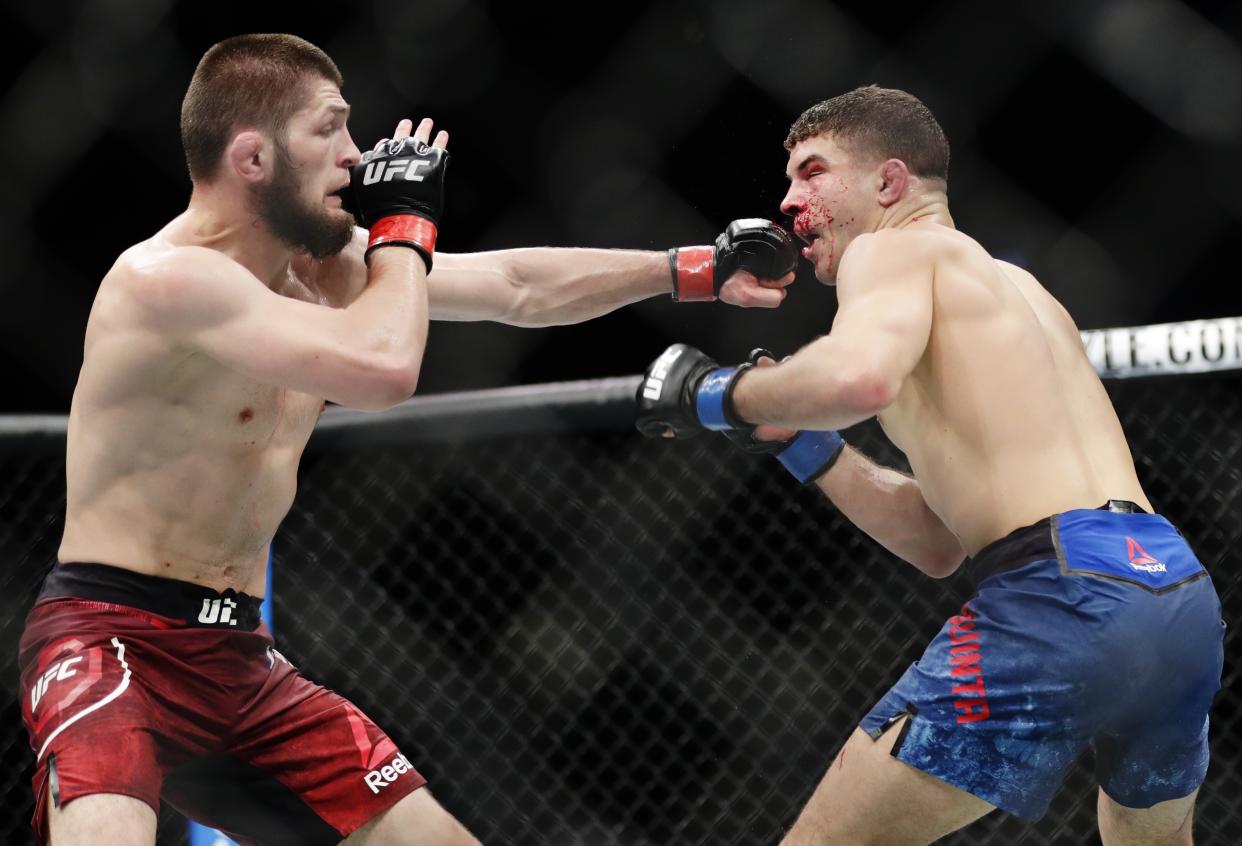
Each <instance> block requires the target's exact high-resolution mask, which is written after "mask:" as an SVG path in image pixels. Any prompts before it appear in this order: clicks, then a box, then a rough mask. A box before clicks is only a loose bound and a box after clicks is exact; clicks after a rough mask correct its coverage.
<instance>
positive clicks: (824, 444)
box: [776, 431, 845, 485]
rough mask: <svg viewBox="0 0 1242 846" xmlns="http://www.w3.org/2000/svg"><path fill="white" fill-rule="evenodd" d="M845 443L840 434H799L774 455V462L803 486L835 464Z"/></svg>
mask: <svg viewBox="0 0 1242 846" xmlns="http://www.w3.org/2000/svg"><path fill="white" fill-rule="evenodd" d="M843 449H845V441H844V440H842V439H841V433H840V432H806V431H804V432H799V433H798V434H797V435H795V436H794V437H793V438H791V439H790V441H789V444H788V446H786V447H785V448H784V449H783V450H781V451H780V452H778V453H777V454H776V460H777V461H779V462H780V463H781V464H784V465H785V469H786V470H788V471H789V472H790V473H792V474H793V477H794V478H795V479H797V480H798V481H799V482H802V483H803V484H804V485H805V484H806V483H807V482H813V481H815V480H816V479H818V478H819V477H820V476H822V475H823V474H824V473H826V472H827V471H828V469H829V468H831V467H832V465H833V464H835V463H836V461H837V458H839V457H840V455H841V451H842V450H843Z"/></svg>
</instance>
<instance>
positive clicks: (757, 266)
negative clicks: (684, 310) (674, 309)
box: [668, 217, 798, 303]
mask: <svg viewBox="0 0 1242 846" xmlns="http://www.w3.org/2000/svg"><path fill="white" fill-rule="evenodd" d="M668 265H669V269H670V270H671V271H672V273H673V299H675V300H677V301H678V302H683V303H692V302H711V301H712V300H714V299H716V297H717V296H718V295H719V294H720V286H721V285H723V284H724V283H725V282H727V281H728V279H729V277H730V276H732V275H733V274H734V273H735V272H737V271H738V270H745V271H747V272H748V273H751V274H753V275H754V276H756V277H758V278H760V279H780V278H781V277H783V276H785V274H787V273H792V272H793V270H794V268H796V267H797V266H798V249H797V247H795V246H794V242H793V238H792V237H790V235H789V233H788V232H786V231H785V230H784V229H782V228H781V227H780V226H777V225H776V224H775V223H773V222H772V221H770V220H764V219H763V218H761V217H750V218H744V219H742V220H735V221H733V222H732V223H730V224H729V226H728V228H726V229H725V231H724V232H722V233H720V236H719V237H717V238H716V244H715V246H711V247H674V248H673V249H671V250H669V251H668Z"/></svg>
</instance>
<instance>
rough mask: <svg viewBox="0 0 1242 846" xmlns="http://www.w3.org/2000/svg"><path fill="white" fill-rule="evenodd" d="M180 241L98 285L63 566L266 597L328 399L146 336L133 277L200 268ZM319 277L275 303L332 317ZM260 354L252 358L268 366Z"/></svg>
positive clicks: (130, 255)
mask: <svg viewBox="0 0 1242 846" xmlns="http://www.w3.org/2000/svg"><path fill="white" fill-rule="evenodd" d="M183 229H184V226H183V224H182V222H181V220H180V219H178V220H174V221H173V222H172V223H171V224H169V226H168V227H166V228H165V229H164V230H163V231H161V232H160V233H159V234H157V235H156V236H155V237H154V238H152V239H151V240H149V241H146V242H143V243H141V244H138V245H136V246H135V247H133V248H131V249H130V250H128V251H126V253H124V254H123V255H122V256H121V258H120V259H119V260H118V261H117V263H116V265H115V266H114V267H113V268H112V270H111V271H110V272H109V273H108V275H107V276H106V277H105V278H104V280H103V282H102V284H101V285H100V288H99V292H98V294H97V296H96V299H95V303H94V306H93V307H92V310H91V315H90V319H89V321H88V323H87V330H86V345H85V350H84V358H83V364H82V370H81V373H80V375H79V378H78V384H77V387H76V389H75V391H74V396H73V404H72V406H71V409H70V413H69V433H68V445H67V446H68V448H67V459H66V476H67V497H68V499H67V509H66V518H65V534H64V538H63V541H62V544H61V547H60V552H59V559H60V560H61V561H62V562H71V561H89V562H97V563H102V564H110V565H113V566H117V567H124V568H127V569H130V570H135V571H138V572H142V573H148V574H151V575H157V576H164V577H168V578H176V579H183V580H186V581H191V582H195V583H199V584H203V585H207V586H210V587H213V588H215V589H217V590H222V589H224V588H228V587H232V588H234V589H236V590H241V591H245V592H247V593H251V594H254V595H261V594H262V592H263V588H264V582H263V578H264V564H265V562H266V559H267V550H268V545H269V544H270V542H271V539H272V537H273V535H274V534H275V532H276V528H277V526H278V525H279V523H280V521H281V519H283V518H284V516H285V514H286V513H287V512H288V510H289V508H290V506H291V504H292V502H293V496H294V492H295V489H296V481H297V467H298V461H299V459H300V457H301V454H302V450H303V448H304V447H305V445H306V442H307V439H308V438H309V437H310V433H311V430H312V429H313V428H314V425H315V422H316V420H317V419H318V417H319V413H320V411H321V409H322V408H323V399H322V398H321V397H318V396H312V395H310V394H307V393H302V392H299V391H296V390H292V389H289V388H284V387H278V386H275V385H272V384H264V383H262V382H260V381H257V380H255V379H254V378H251V377H248V376H246V375H243V374H242V373H240V372H238V371H237V370H235V369H233V368H230V367H228V366H226V365H224V364H222V363H220V362H219V361H217V360H215V359H213V358H212V357H210V356H208V355H207V354H205V353H204V352H201V351H197V350H194V349H189V348H187V347H185V346H183V345H181V344H179V343H177V342H176V341H174V340H170V339H169V338H167V337H164V336H162V335H161V334H160V333H159V332H156V331H152V330H151V329H150V328H149V327H147V326H146V325H144V321H143V320H142V319H141V312H142V305H141V303H140V301H139V300H140V297H139V296H138V295H137V294H136V291H135V287H136V284H137V283H136V282H135V277H136V276H138V275H140V274H141V273H142V272H143V271H142V268H143V267H144V266H145V265H149V264H151V263H158V262H165V263H167V262H173V263H176V262H179V261H189V260H194V259H193V258H192V257H190V256H186V257H184V258H183V257H180V256H179V251H185V250H186V248H187V242H188V243H190V244H192V243H193V238H192V237H187V233H185V232H184V231H183ZM195 249H197V250H199V251H201V250H202V248H201V247H200V248H195ZM217 260H219V261H228V259H227V258H225V257H223V256H219V257H218V259H217ZM308 275H309V274H305V273H303V274H301V275H300V276H295V275H294V273H293V271H290V273H289V280H288V283H287V284H285V285H282V286H279V287H278V288H277V289H276V293H279V294H283V295H284V296H287V297H291V298H295V299H299V300H304V301H307V302H318V303H320V304H323V305H327V304H329V302H328V300H327V299H326V298H325V297H323V296H321V295H320V294H318V293H316V291H317V290H319V288H318V287H312V284H311V282H310V281H308V280H307V279H306V277H307V276H308ZM155 281H156V282H157V283H158V280H155ZM254 284H256V285H258V284H259V283H258V281H257V280H255V282H254ZM332 304H337V303H332ZM257 347H258V345H256V348H255V349H253V350H249V351H246V352H247V353H248V354H250V355H253V356H256V357H259V356H263V355H264V353H265V350H263V349H261V348H257Z"/></svg>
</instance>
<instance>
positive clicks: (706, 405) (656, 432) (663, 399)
mask: <svg viewBox="0 0 1242 846" xmlns="http://www.w3.org/2000/svg"><path fill="white" fill-rule="evenodd" d="M751 366H753V365H751V364H749V363H747V364H744V365H742V366H741V367H721V366H719V365H718V364H717V363H716V360H715V359H713V358H710V357H708V356H707V354H706V353H704V352H702V351H701V350H697V349H695V348H694V347H691V346H687V345H686V344H673V345H672V346H671V347H669V348H668V349H666V350H665V351H664V352H663V353H661V354H660V357H659V358H657V359H656V360H655V361H653V362H652V363H651V366H650V367H648V368H647V372H646V373H644V374H643V381H642V382H641V383H640V384H639V386H638V395H637V396H636V397H635V400H636V401H637V403H638V419H637V421H636V425H637V426H638V431H640V432H642V433H643V434H644V435H646V436H647V437H649V438H654V437H659V436H660V435H663V434H664V430H665V429H672V430H673V434H674V435H675V436H676V437H679V438H688V437H693V436H694V435H697V434H698V433H699V432H702V431H704V430H705V429H721V430H723V429H732V428H744V427H746V425H747V424H746V423H745V422H744V421H742V420H739V419H738V418H737V417H736V416H735V415H734V414H733V408H732V402H731V399H732V395H733V383H734V381H735V380H736V379H737V376H738V374H739V373H741V372H743V371H745V370H747V369H749V368H750V367H751Z"/></svg>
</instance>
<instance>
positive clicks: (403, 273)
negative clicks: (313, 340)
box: [345, 247, 429, 396]
mask: <svg viewBox="0 0 1242 846" xmlns="http://www.w3.org/2000/svg"><path fill="white" fill-rule="evenodd" d="M428 311H429V308H428V298H427V273H426V266H425V265H424V264H423V260H422V258H421V257H420V256H419V255H418V254H417V253H416V252H415V251H414V250H411V249H408V248H405V247H384V248H383V249H377V250H375V251H374V252H373V253H372V254H371V256H370V259H369V262H368V268H367V284H366V287H365V288H363V290H362V292H361V293H360V294H359V295H358V297H357V298H356V299H355V300H354V301H353V302H352V303H350V305H349V306H348V307H347V308H346V309H345V314H346V317H347V319H348V326H349V327H350V328H349V331H350V333H351V335H352V338H351V339H350V340H351V342H352V345H353V346H354V348H355V350H357V351H358V352H360V353H362V352H365V353H369V354H372V355H373V356H374V357H375V360H376V361H377V362H378V363H379V364H378V366H380V367H382V368H385V369H388V368H391V369H393V370H394V371H395V372H396V373H405V374H406V375H407V376H408V377H409V379H410V385H409V391H408V392H407V393H406V396H409V394H410V393H413V391H414V384H413V382H414V380H416V379H417V375H418V370H419V367H420V366H421V364H422V357H423V351H424V349H425V347H426V344H427V328H428V327H427V320H428Z"/></svg>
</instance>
